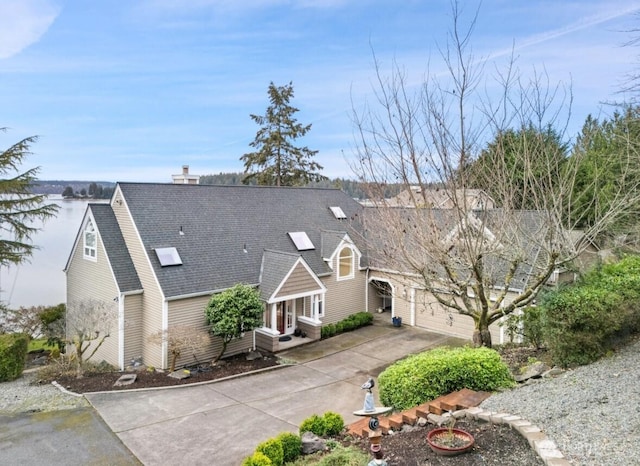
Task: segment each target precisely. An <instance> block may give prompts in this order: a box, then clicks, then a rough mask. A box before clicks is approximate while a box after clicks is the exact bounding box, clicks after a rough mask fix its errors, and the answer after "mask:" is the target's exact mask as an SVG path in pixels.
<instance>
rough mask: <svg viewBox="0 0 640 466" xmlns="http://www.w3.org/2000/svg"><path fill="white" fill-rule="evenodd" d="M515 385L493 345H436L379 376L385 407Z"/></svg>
mask: <svg viewBox="0 0 640 466" xmlns="http://www.w3.org/2000/svg"><path fill="white" fill-rule="evenodd" d="M513 385H514V381H513V378H512V377H511V373H510V372H509V368H508V367H507V366H506V364H504V363H503V362H502V359H500V355H499V354H498V353H497V352H496V351H495V350H492V349H490V348H470V347H463V348H446V347H443V348H436V349H433V350H430V351H426V352H424V353H420V354H416V355H412V356H409V357H407V358H405V359H403V360H401V361H398V362H396V363H395V364H392V365H391V366H389V367H388V368H387V369H385V370H384V371H383V372H382V373H381V374H380V376H379V377H378V387H379V394H380V401H381V402H382V404H383V405H384V406H392V407H394V408H396V409H408V408H412V407H414V406H417V405H420V404H422V403H426V402H427V401H431V400H433V399H435V398H437V397H439V396H441V395H445V394H448V393H451V392H454V391H457V390H460V389H463V388H468V389H471V390H484V391H494V390H497V389H498V388H502V387H511V386H513Z"/></svg>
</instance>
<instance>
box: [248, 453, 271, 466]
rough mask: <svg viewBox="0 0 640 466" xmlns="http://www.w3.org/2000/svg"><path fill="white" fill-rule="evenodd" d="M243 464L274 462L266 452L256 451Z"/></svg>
mask: <svg viewBox="0 0 640 466" xmlns="http://www.w3.org/2000/svg"><path fill="white" fill-rule="evenodd" d="M242 466H273V463H272V462H271V460H270V459H269V457H268V456H266V455H265V454H264V453H262V452H259V451H256V452H254V453H253V455H251V456H249V457H247V458H245V459H244V461H243V462H242Z"/></svg>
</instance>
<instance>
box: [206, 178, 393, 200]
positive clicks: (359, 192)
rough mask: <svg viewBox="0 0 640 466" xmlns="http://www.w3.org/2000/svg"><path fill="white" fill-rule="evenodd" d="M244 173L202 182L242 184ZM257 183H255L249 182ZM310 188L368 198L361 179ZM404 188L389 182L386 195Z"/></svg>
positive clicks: (333, 180) (338, 179)
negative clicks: (332, 189) (338, 190)
mask: <svg viewBox="0 0 640 466" xmlns="http://www.w3.org/2000/svg"><path fill="white" fill-rule="evenodd" d="M244 176H245V175H244V174H243V173H218V174H217V175H203V176H201V177H200V184H217V185H241V184H242V179H243V178H244ZM249 184H255V183H249ZM307 187H310V188H337V189H341V190H342V191H344V192H345V193H347V194H348V195H349V196H350V197H352V198H354V199H367V198H368V197H369V196H368V195H367V189H366V184H364V183H361V182H359V181H354V180H348V179H346V178H334V179H328V180H323V181H318V182H314V183H310V184H309V185H307ZM401 190H402V185H401V184H388V185H386V186H385V189H384V191H385V197H393V196H395V195H396V194H398V193H399V192H400V191H401Z"/></svg>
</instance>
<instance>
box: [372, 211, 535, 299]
mask: <svg viewBox="0 0 640 466" xmlns="http://www.w3.org/2000/svg"><path fill="white" fill-rule="evenodd" d="M453 212H455V211H454V210H452V209H415V208H390V209H388V210H387V211H386V212H384V211H382V212H381V211H380V209H379V208H366V209H365V210H364V213H363V217H364V223H365V225H366V230H367V233H366V235H367V238H368V240H369V241H370V244H369V254H370V258H369V263H370V265H371V267H372V268H374V269H379V270H389V271H395V272H398V273H405V274H416V273H418V271H417V270H414V268H412V267H411V266H410V265H409V263H408V260H406V259H403V254H404V252H403V251H410V253H411V256H412V257H411V259H412V260H415V262H416V263H418V264H423V265H424V271H425V272H428V273H434V274H435V276H439V277H441V278H444V277H445V273H444V269H443V268H442V267H441V266H439V265H438V264H439V260H440V259H441V256H440V255H442V254H446V255H448V256H450V257H451V260H450V261H449V263H450V264H451V265H453V266H454V267H455V268H456V272H457V273H458V275H459V276H460V277H465V276H470V275H469V274H470V270H469V269H468V265H469V264H468V259H467V258H466V256H467V255H468V254H470V253H474V254H476V253H482V255H483V258H484V263H483V268H484V276H485V278H486V279H487V280H488V282H490V284H491V285H493V286H496V287H501V286H503V285H504V283H505V277H506V276H507V273H508V272H509V269H510V266H511V263H512V261H513V259H514V258H515V257H517V258H518V259H519V260H520V264H519V266H518V267H517V269H516V270H515V272H514V273H513V276H512V278H511V280H510V282H509V285H510V286H509V287H510V288H512V289H519V290H521V289H524V288H526V286H527V284H528V283H529V280H530V279H531V278H532V277H534V276H536V275H537V273H538V272H539V270H540V269H541V268H543V267H544V265H545V263H546V259H547V257H546V255H545V252H544V250H543V249H542V248H541V244H544V242H545V237H546V234H547V224H546V222H545V216H544V215H543V213H541V212H537V211H517V212H510V214H509V216H508V217H507V216H505V213H504V212H503V211H502V210H501V209H489V210H484V211H469V212H467V213H466V214H465V213H464V212H460V214H461V216H460V217H458V216H457V215H454V214H453ZM384 222H386V223H389V222H392V223H394V224H395V226H393V227H390V228H386V227H385V225H384ZM468 229H474V230H475V232H474V233H472V234H471V236H469V235H466V236H465V234H464V232H462V230H468ZM464 237H466V238H467V239H468V238H469V237H474V238H478V240H479V239H480V238H482V243H484V246H482V245H480V244H479V243H477V244H475V245H472V246H466V247H467V248H469V247H470V248H475V249H474V250H471V249H466V250H465V249H464V248H463V249H462V250H461V249H460V248H459V247H458V245H459V241H462V240H463V238H464ZM456 255H460V257H461V258H460V260H456V259H455V256H456Z"/></svg>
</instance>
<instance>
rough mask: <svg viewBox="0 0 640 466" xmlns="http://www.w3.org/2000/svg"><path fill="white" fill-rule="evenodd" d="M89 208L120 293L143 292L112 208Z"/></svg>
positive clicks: (93, 206) (90, 206)
mask: <svg viewBox="0 0 640 466" xmlns="http://www.w3.org/2000/svg"><path fill="white" fill-rule="evenodd" d="M87 208H88V210H89V211H90V212H91V215H92V216H93V218H94V220H95V222H96V225H95V226H96V229H97V230H98V234H99V235H100V239H102V244H103V245H104V249H105V252H106V254H107V257H108V259H109V263H110V264H111V269H112V270H113V274H114V276H115V279H116V282H117V285H118V289H119V290H120V292H121V293H127V292H132V291H139V290H142V284H141V283H140V278H139V277H138V274H137V272H136V269H135V267H134V266H133V262H132V260H131V256H130V255H129V251H128V250H127V246H126V244H125V242H124V238H123V237H122V232H121V231H120V227H119V226H118V222H117V220H116V217H115V215H114V214H113V210H112V209H111V206H110V205H109V204H89V205H88V207H87Z"/></svg>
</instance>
